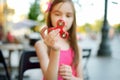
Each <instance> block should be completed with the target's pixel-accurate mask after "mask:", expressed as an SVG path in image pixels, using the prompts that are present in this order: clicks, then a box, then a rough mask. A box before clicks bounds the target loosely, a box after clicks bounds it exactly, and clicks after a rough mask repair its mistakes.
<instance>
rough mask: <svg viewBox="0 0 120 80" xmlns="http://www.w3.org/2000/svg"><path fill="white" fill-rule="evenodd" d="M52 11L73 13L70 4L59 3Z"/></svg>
mask: <svg viewBox="0 0 120 80" xmlns="http://www.w3.org/2000/svg"><path fill="white" fill-rule="evenodd" d="M52 11H53V12H54V11H64V12H71V13H73V7H72V4H71V3H70V2H61V3H58V4H56V5H55V6H54V7H53V9H52Z"/></svg>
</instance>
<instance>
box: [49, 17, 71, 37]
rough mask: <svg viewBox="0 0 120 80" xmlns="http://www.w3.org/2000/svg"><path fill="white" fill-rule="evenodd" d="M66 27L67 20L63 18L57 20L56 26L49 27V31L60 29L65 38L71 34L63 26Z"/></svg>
mask: <svg viewBox="0 0 120 80" xmlns="http://www.w3.org/2000/svg"><path fill="white" fill-rule="evenodd" d="M64 27H65V22H64V21H63V20H61V19H59V20H58V21H57V26H56V27H52V28H49V29H48V33H49V32H50V31H52V30H55V29H58V28H59V29H60V32H59V33H60V36H61V37H62V38H63V39H67V38H68V36H69V34H68V32H67V31H65V30H63V28H64Z"/></svg>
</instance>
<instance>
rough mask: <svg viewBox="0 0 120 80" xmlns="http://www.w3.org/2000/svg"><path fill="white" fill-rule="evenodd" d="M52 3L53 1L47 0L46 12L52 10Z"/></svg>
mask: <svg viewBox="0 0 120 80" xmlns="http://www.w3.org/2000/svg"><path fill="white" fill-rule="evenodd" d="M51 5H52V2H51V1H49V2H47V10H46V11H45V12H49V11H50V7H51Z"/></svg>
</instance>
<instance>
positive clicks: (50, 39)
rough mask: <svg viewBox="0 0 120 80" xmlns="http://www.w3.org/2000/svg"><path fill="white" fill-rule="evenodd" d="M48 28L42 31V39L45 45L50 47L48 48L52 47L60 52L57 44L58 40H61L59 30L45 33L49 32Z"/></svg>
mask: <svg viewBox="0 0 120 80" xmlns="http://www.w3.org/2000/svg"><path fill="white" fill-rule="evenodd" d="M47 29H48V28H47V27H44V28H43V29H42V30H41V31H40V34H41V37H42V38H43V40H44V42H45V44H46V45H47V46H48V47H51V48H53V49H55V50H58V49H60V47H59V44H57V42H58V40H59V38H60V37H59V31H60V30H59V29H56V30H52V31H51V32H49V33H47V34H46V33H45V31H46V30H47Z"/></svg>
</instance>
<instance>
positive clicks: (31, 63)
mask: <svg viewBox="0 0 120 80" xmlns="http://www.w3.org/2000/svg"><path fill="white" fill-rule="evenodd" d="M37 68H40V64H39V61H38V59H37V56H36V52H35V51H23V53H22V55H21V58H20V63H19V77H18V78H19V79H18V80H23V77H24V72H25V71H27V70H30V69H37Z"/></svg>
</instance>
